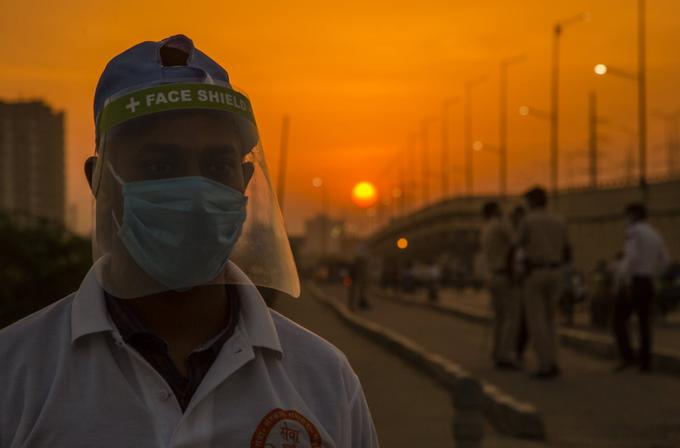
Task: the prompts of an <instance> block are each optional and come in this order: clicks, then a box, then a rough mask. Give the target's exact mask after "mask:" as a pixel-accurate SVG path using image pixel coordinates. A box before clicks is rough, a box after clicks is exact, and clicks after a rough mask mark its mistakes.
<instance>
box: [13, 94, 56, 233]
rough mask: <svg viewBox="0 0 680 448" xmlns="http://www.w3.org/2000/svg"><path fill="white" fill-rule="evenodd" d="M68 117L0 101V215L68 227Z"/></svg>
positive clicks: (37, 105)
mask: <svg viewBox="0 0 680 448" xmlns="http://www.w3.org/2000/svg"><path fill="white" fill-rule="evenodd" d="M65 195H66V191H65V172H64V112H62V111H54V110H52V108H50V107H49V106H48V105H47V104H45V103H44V102H42V101H19V102H3V101H0V210H2V211H4V212H6V213H10V214H12V215H24V216H25V215H28V216H34V217H43V218H47V219H49V220H50V221H54V222H59V223H64V209H65Z"/></svg>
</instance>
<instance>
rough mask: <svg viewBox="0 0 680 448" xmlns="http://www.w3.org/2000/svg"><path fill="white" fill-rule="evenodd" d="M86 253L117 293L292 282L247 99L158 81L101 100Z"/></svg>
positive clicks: (295, 288) (295, 282)
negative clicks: (90, 232)
mask: <svg viewBox="0 0 680 448" xmlns="http://www.w3.org/2000/svg"><path fill="white" fill-rule="evenodd" d="M97 128H98V146H97V148H98V149H97V155H98V159H97V164H96V167H95V172H94V175H93V179H92V186H93V192H94V195H95V200H94V206H93V215H94V216H93V218H94V219H93V220H94V227H93V229H94V230H93V232H94V234H93V238H92V241H93V245H92V250H93V258H94V261H95V271H96V273H97V277H98V280H99V282H100V284H101V285H102V287H103V288H104V289H105V290H106V291H107V292H108V293H109V294H111V295H113V296H115V297H120V298H135V297H142V296H147V295H151V294H157V293H161V292H164V291H186V290H189V289H192V288H195V287H200V286H204V285H220V284H247V285H253V284H254V285H256V286H263V287H268V288H273V289H277V290H279V291H282V292H285V293H287V294H290V295H292V296H296V297H297V296H298V295H299V293H300V285H299V279H298V275H297V269H296V267H295V263H294V260H293V256H292V253H291V249H290V245H289V242H288V236H287V234H286V231H285V226H284V223H283V218H282V216H281V212H280V210H279V207H278V203H277V200H276V196H275V195H274V192H273V190H272V187H271V182H270V179H269V173H268V170H267V164H266V162H265V157H264V152H263V150H262V147H261V145H260V139H259V137H258V133H257V127H256V125H255V121H254V119H253V115H252V109H251V108H250V103H249V101H248V99H247V98H246V97H245V96H244V95H243V94H241V93H239V92H237V91H235V90H232V89H231V88H230V87H227V86H221V85H206V84H166V85H161V86H154V87H149V88H146V89H142V90H137V91H134V92H131V93H126V94H124V95H119V96H118V97H115V98H113V99H112V100H110V101H109V102H108V103H107V105H106V106H105V108H104V111H103V112H102V114H101V116H100V117H99V119H98V121H97Z"/></svg>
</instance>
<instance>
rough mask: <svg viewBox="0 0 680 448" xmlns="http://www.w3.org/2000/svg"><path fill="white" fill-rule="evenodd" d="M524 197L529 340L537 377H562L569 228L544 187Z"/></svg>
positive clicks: (523, 243)
mask: <svg viewBox="0 0 680 448" xmlns="http://www.w3.org/2000/svg"><path fill="white" fill-rule="evenodd" d="M524 198H525V199H526V201H527V204H528V206H529V212H528V213H527V216H526V218H525V220H524V222H523V223H522V225H521V227H520V235H519V244H520V246H521V247H522V248H523V250H524V254H525V257H526V268H527V275H526V279H525V287H524V301H525V303H524V304H525V310H526V313H527V324H528V327H529V337H530V338H531V341H532V343H533V347H534V350H535V352H536V357H537V359H538V370H537V371H536V372H535V373H534V375H533V376H534V377H535V378H542V379H549V378H554V377H556V376H559V374H560V369H559V366H558V362H557V332H556V324H555V318H556V309H557V305H558V302H559V298H560V293H561V288H562V268H563V266H564V264H565V263H568V262H570V261H571V254H570V246H569V240H568V235H567V228H566V225H565V224H564V222H562V220H561V219H559V218H558V217H556V216H554V215H553V214H552V213H549V212H548V211H547V210H546V206H547V204H548V198H547V195H546V192H545V190H544V189H543V188H541V187H536V188H532V189H531V190H529V191H528V192H527V193H525V195H524Z"/></svg>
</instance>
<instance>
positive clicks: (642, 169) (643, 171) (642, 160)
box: [638, 0, 647, 200]
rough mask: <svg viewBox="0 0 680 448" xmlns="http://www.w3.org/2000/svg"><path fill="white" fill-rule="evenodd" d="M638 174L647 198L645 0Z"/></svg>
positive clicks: (640, 22) (640, 57) (641, 25)
mask: <svg viewBox="0 0 680 448" xmlns="http://www.w3.org/2000/svg"><path fill="white" fill-rule="evenodd" d="M638 139H639V142H638V150H639V155H638V163H639V168H638V176H639V184H640V188H641V189H642V191H643V195H644V197H645V200H646V199H647V64H646V51H645V0H638Z"/></svg>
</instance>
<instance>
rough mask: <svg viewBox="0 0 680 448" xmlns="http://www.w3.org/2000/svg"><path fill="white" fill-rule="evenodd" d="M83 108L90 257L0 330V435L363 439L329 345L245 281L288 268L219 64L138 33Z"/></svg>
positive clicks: (249, 120)
mask: <svg viewBox="0 0 680 448" xmlns="http://www.w3.org/2000/svg"><path fill="white" fill-rule="evenodd" d="M94 117H95V124H96V154H95V156H93V157H91V158H89V159H88V160H87V162H86V165H85V171H86V175H87V179H88V181H89V183H90V186H91V189H92V192H93V196H94V198H95V199H94V213H93V215H94V219H95V223H94V231H93V237H92V244H93V255H94V265H93V267H92V269H91V270H90V272H89V273H88V274H87V276H86V277H85V279H84V280H83V282H82V284H81V286H80V288H79V289H78V291H77V292H75V293H74V294H71V295H69V296H68V297H66V298H64V299H62V300H60V301H58V302H56V303H55V304H53V305H52V306H50V307H48V308H46V309H43V310H41V311H39V312H38V313H35V314H33V315H31V316H29V317H27V318H26V319H24V320H22V321H20V322H18V323H16V324H14V325H12V326H10V327H8V328H6V329H4V330H3V331H2V332H1V333H0V359H1V360H2V363H1V364H0V385H2V387H0V447H2V448H8V447H29V446H30V447H40V446H50V447H74V448H75V447H83V448H85V447H95V446H96V447H100V448H106V447H119V446H134V447H225V446H228V447H272V446H296V447H321V446H324V447H325V446H335V447H346V448H350V447H375V446H377V438H376V434H375V431H374V428H373V423H372V420H371V416H370V412H369V410H368V408H367V405H366V401H365V398H364V394H363V392H362V389H361V385H360V383H359V380H358V378H357V376H356V375H355V374H354V372H353V371H352V369H351V368H350V366H349V364H348V362H347V359H346V358H345V357H344V355H343V354H342V353H341V352H339V351H338V350H337V349H336V348H334V347H333V346H332V345H330V344H329V343H327V342H325V341H323V340H322V339H320V338H319V337H317V336H315V335H313V334H312V333H310V332H308V331H306V330H304V329H302V328H301V327H299V326H297V325H296V324H294V323H293V322H291V321H289V320H288V319H286V318H285V317H283V316H281V315H280V314H278V313H276V312H274V311H271V310H269V309H268V308H267V307H266V305H265V303H264V302H263V300H262V297H261V296H260V294H259V293H258V290H257V288H256V286H264V287H269V288H275V289H278V290H280V291H283V292H287V293H289V294H291V295H294V296H297V295H299V281H298V276H297V271H296V268H295V263H294V262H293V258H292V255H291V251H290V246H289V244H288V239H287V236H286V232H285V230H284V226H283V221H282V218H281V213H280V211H279V208H278V205H277V202H276V199H275V196H274V194H273V192H272V191H271V188H270V185H271V182H270V181H269V177H268V172H267V168H266V163H265V160H264V153H263V151H262V147H261V145H260V139H259V137H258V133H257V127H256V125H255V119H254V115H253V111H252V108H251V104H250V101H249V100H248V98H247V97H246V96H245V95H243V94H242V93H240V92H238V91H237V90H235V89H233V88H232V87H231V84H230V81H229V77H228V75H227V72H226V71H225V70H224V69H223V68H222V67H221V66H220V65H218V64H217V63H216V62H214V61H213V60H212V59H210V58H209V57H208V56H206V55H205V54H204V53H202V52H201V51H199V50H198V49H196V48H195V47H194V45H193V42H192V41H191V40H190V39H189V38H187V37H185V36H183V35H178V36H173V37H170V38H168V39H165V40H162V41H160V42H143V43H140V44H138V45H136V46H134V47H132V48H130V49H128V50H127V51H125V52H123V53H121V54H120V55H118V56H116V57H115V58H113V59H112V60H111V61H110V62H109V64H108V65H107V66H106V68H105V70H104V72H103V73H102V75H101V78H100V79H99V83H98V85H97V89H96V92H95V99H94ZM18 299H20V298H18Z"/></svg>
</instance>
